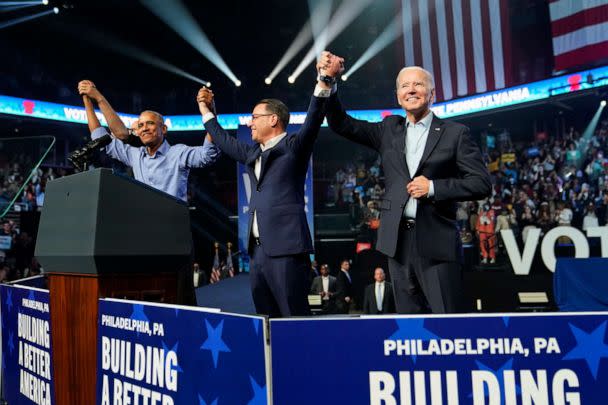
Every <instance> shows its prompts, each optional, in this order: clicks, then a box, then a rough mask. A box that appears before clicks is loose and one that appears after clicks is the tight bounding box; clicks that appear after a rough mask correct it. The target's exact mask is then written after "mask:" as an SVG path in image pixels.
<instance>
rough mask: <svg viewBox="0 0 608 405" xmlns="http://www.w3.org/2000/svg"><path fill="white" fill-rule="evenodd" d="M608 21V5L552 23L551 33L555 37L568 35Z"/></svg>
mask: <svg viewBox="0 0 608 405" xmlns="http://www.w3.org/2000/svg"><path fill="white" fill-rule="evenodd" d="M606 21H608V4H605V5H603V6H597V7H593V8H589V9H587V10H582V11H579V12H578V13H576V14H572V15H569V16H568V17H564V18H561V19H559V20H555V21H552V22H551V32H552V33H553V36H554V37H559V36H560V35H564V34H568V33H570V32H572V31H576V30H579V29H581V28H585V27H587V26H589V25H595V24H600V23H603V22H606Z"/></svg>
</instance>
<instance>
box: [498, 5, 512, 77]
mask: <svg viewBox="0 0 608 405" xmlns="http://www.w3.org/2000/svg"><path fill="white" fill-rule="evenodd" d="M508 2H509V0H500V31H501V33H502V58H503V63H504V69H505V86H506V87H510V86H513V84H514V83H513V75H512V71H513V67H512V66H511V63H512V62H511V24H510V23H509V3H508Z"/></svg>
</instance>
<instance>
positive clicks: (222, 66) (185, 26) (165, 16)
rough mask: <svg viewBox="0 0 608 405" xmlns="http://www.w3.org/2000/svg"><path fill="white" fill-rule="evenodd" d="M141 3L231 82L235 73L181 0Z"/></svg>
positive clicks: (159, 0) (156, 0)
mask: <svg viewBox="0 0 608 405" xmlns="http://www.w3.org/2000/svg"><path fill="white" fill-rule="evenodd" d="M141 2H142V4H143V5H144V6H145V7H146V8H147V9H148V10H149V11H150V12H152V13H153V14H155V15H156V16H157V17H158V18H160V19H161V20H162V21H164V22H165V24H167V25H168V26H169V27H170V28H171V29H173V30H174V31H175V32H176V33H177V34H179V36H181V37H182V38H183V39H184V40H185V41H186V42H188V43H189V44H190V45H192V47H193V48H194V49H196V50H197V51H198V52H199V53H200V54H201V55H202V56H203V57H204V58H206V59H207V60H209V62H211V63H212V64H213V65H215V67H217V68H218V69H219V70H220V71H221V72H222V73H224V74H225V75H226V76H227V77H228V78H229V79H230V80H232V82H233V83H235V84H236V83H237V81H238V79H237V77H236V75H235V74H234V73H233V72H232V70H230V68H229V67H228V65H227V64H226V62H225V61H224V59H223V58H222V56H221V55H220V54H219V52H218V51H217V49H216V48H215V46H213V44H212V43H211V40H209V38H208V37H207V35H206V34H205V33H204V32H203V30H202V29H201V27H200V26H199V24H198V22H197V21H196V20H195V19H194V17H193V16H192V14H191V13H190V11H188V9H187V8H186V6H185V5H184V3H183V2H182V1H181V0H173V1H166V0H142V1H141Z"/></svg>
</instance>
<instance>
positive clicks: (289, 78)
mask: <svg viewBox="0 0 608 405" xmlns="http://www.w3.org/2000/svg"><path fill="white" fill-rule="evenodd" d="M287 81H288V82H289V83H291V84H294V83H295V82H296V78H295V77H293V76H289V77H288V78H287Z"/></svg>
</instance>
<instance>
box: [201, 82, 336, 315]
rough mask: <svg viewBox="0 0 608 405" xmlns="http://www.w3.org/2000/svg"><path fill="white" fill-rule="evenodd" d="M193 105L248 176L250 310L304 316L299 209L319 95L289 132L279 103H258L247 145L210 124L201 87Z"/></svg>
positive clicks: (305, 240)
mask: <svg viewBox="0 0 608 405" xmlns="http://www.w3.org/2000/svg"><path fill="white" fill-rule="evenodd" d="M197 102H198V105H199V109H200V111H201V114H202V115H203V121H204V123H205V129H206V130H207V132H209V134H211V136H212V138H213V142H214V143H215V144H216V145H217V146H219V148H220V149H221V150H222V151H224V153H225V154H226V155H228V156H230V157H231V158H233V159H235V160H237V161H238V162H241V163H243V164H244V165H245V166H246V168H247V171H248V173H249V179H250V181H251V190H252V194H251V200H250V201H249V213H250V217H249V228H248V229H249V230H248V240H249V255H250V256H251V258H252V263H251V266H250V269H251V273H250V279H251V292H252V295H253V302H254V304H255V308H256V311H257V312H258V313H260V314H265V315H268V316H270V317H279V316H293V315H309V314H310V310H309V307H308V290H309V286H310V284H309V281H308V272H309V269H310V256H309V254H310V253H312V252H313V248H312V241H311V236H310V230H309V229H308V223H307V221H306V213H305V212H304V180H305V178H306V172H307V170H308V162H309V160H310V156H311V154H312V150H313V144H314V141H315V139H316V137H317V134H318V133H319V128H320V127H321V123H322V122H323V118H324V109H325V104H326V103H327V99H326V98H319V97H314V96H313V97H312V99H311V101H310V106H309V108H308V114H307V116H306V120H305V121H304V124H303V125H302V127H301V129H300V131H299V132H298V133H296V134H291V135H287V133H286V132H285V131H286V128H287V125H288V123H289V110H288V109H287V107H286V106H285V104H283V103H282V102H281V101H279V100H275V99H264V100H261V101H260V102H258V103H257V104H256V105H255V107H254V109H253V114H252V115H251V122H250V123H249V124H248V126H249V128H251V138H252V139H253V141H254V142H255V144H254V145H248V144H246V143H243V142H239V141H237V140H236V139H235V138H234V137H232V136H229V135H228V133H227V132H226V131H224V129H223V128H222V127H221V126H220V125H219V124H218V122H217V119H216V118H215V114H214V113H213V112H212V110H213V93H212V92H211V90H209V89H207V88H202V89H201V90H200V91H199V93H198V95H197Z"/></svg>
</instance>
